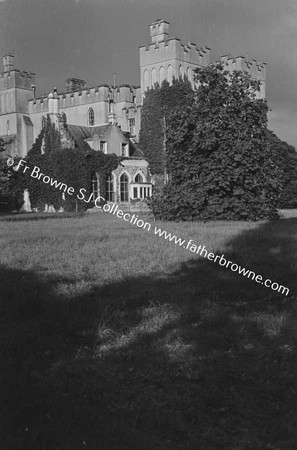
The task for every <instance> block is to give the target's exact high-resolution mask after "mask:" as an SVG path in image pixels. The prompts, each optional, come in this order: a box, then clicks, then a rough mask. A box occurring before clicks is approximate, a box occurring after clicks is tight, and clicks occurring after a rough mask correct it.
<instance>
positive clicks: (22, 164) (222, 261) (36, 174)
mask: <svg viewBox="0 0 297 450" xmlns="http://www.w3.org/2000/svg"><path fill="white" fill-rule="evenodd" d="M7 165H8V166H10V167H11V166H13V165H14V160H13V158H8V159H7ZM20 169H21V170H22V171H23V173H26V172H27V170H31V173H30V176H31V177H32V178H35V179H38V180H40V181H42V182H43V183H45V184H49V185H50V186H53V187H54V188H55V189H59V190H60V191H61V192H63V193H67V194H68V195H73V194H74V193H75V189H74V188H73V187H71V186H67V185H66V184H65V183H62V182H61V181H57V180H54V179H53V178H51V177H49V176H47V175H45V174H44V173H42V172H41V171H40V168H39V167H38V166H34V167H33V169H30V166H28V165H27V163H26V161H25V160H24V159H21V160H20V161H19V162H18V165H17V167H16V169H15V170H17V171H18V170H20ZM86 192H87V191H86V189H84V188H81V189H80V190H79V193H78V194H76V196H77V199H78V200H81V201H85V202H86V203H90V202H92V201H93V202H94V204H95V206H96V207H97V208H100V209H101V210H103V211H104V212H106V213H109V214H112V215H115V216H116V217H117V218H119V219H123V220H124V221H125V222H129V223H131V224H132V225H136V226H137V227H138V228H142V229H143V230H145V231H151V229H152V225H151V224H150V223H149V222H145V221H144V220H142V219H139V218H138V216H137V215H136V214H130V213H128V212H124V211H122V210H121V209H119V207H118V205H116V204H115V203H106V200H105V198H104V197H102V196H98V197H97V198H94V194H93V193H92V194H91V195H90V196H89V197H88V196H87V197H86ZM103 203H105V204H104V205H103V206H101V205H102V204H103ZM153 232H154V234H155V235H156V236H159V237H163V238H164V239H166V240H167V241H169V242H173V243H174V244H176V245H178V246H179V247H182V248H185V249H186V250H190V252H192V253H195V254H196V255H199V256H202V257H203V258H206V259H208V260H209V261H213V262H215V263H218V264H219V265H220V266H222V267H225V268H229V269H230V270H231V271H232V272H237V273H239V275H242V276H244V277H246V278H249V279H251V280H254V281H255V282H256V283H258V284H262V285H263V286H265V287H267V288H270V289H272V290H273V291H277V292H279V293H282V294H285V295H288V294H289V288H287V287H285V286H282V285H280V284H278V283H276V282H272V281H271V280H270V279H269V278H267V279H263V276H262V275H256V273H255V272H253V271H252V270H249V269H246V268H245V267H241V266H239V265H238V264H236V263H234V262H232V261H229V260H227V259H226V258H225V257H224V254H222V255H215V254H214V253H212V252H208V251H207V250H206V248H205V246H204V245H196V244H194V242H193V240H192V239H190V240H188V241H186V240H185V239H181V238H179V237H177V236H175V235H172V234H171V233H168V232H167V231H165V230H162V229H161V228H158V227H156V226H155V227H154V229H153Z"/></svg>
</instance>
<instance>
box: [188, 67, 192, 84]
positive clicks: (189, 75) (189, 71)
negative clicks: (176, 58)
mask: <svg viewBox="0 0 297 450" xmlns="http://www.w3.org/2000/svg"><path fill="white" fill-rule="evenodd" d="M187 78H188V80H189V81H192V80H191V69H190V67H188V68H187Z"/></svg>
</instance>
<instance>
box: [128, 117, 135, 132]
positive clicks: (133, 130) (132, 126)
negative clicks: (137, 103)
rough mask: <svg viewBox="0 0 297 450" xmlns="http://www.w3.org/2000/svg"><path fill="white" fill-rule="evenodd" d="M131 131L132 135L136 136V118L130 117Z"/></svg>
mask: <svg viewBox="0 0 297 450" xmlns="http://www.w3.org/2000/svg"><path fill="white" fill-rule="evenodd" d="M129 131H130V134H131V136H135V119H134V118H133V119H129Z"/></svg>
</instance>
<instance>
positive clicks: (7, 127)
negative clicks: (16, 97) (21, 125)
mask: <svg viewBox="0 0 297 450" xmlns="http://www.w3.org/2000/svg"><path fill="white" fill-rule="evenodd" d="M6 134H7V135H9V134H10V123H9V120H8V121H7V122H6Z"/></svg>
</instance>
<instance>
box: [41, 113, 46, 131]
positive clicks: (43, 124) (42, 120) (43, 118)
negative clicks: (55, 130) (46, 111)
mask: <svg viewBox="0 0 297 450" xmlns="http://www.w3.org/2000/svg"><path fill="white" fill-rule="evenodd" d="M45 126H46V118H45V116H42V117H41V129H42V130H43V129H44V128H45Z"/></svg>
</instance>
